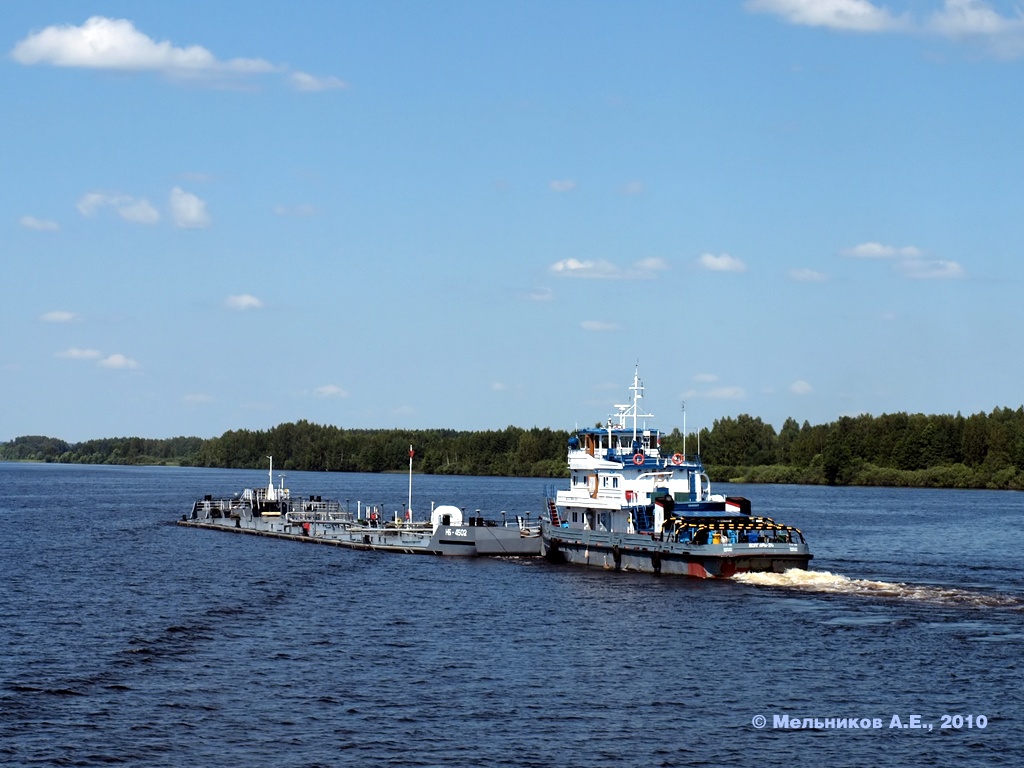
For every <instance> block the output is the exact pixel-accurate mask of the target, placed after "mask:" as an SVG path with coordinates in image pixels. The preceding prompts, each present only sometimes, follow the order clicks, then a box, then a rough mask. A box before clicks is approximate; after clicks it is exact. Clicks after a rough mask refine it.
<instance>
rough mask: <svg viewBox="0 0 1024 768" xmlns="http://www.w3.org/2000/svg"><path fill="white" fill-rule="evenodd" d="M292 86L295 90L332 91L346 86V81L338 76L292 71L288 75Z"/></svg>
mask: <svg viewBox="0 0 1024 768" xmlns="http://www.w3.org/2000/svg"><path fill="white" fill-rule="evenodd" d="M288 79H289V80H290V81H291V84H292V87H293V88H295V90H297V91H306V92H313V91H333V90H338V89H344V88H348V83H346V82H345V81H344V80H342V79H341V78H339V77H333V76H330V77H315V76H314V75H310V74H308V73H306V72H292V73H291V75H289V76H288Z"/></svg>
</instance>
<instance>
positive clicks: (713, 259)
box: [698, 253, 747, 272]
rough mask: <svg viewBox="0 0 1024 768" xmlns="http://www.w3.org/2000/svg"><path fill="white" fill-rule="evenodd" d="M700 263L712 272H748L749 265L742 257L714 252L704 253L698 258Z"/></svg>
mask: <svg viewBox="0 0 1024 768" xmlns="http://www.w3.org/2000/svg"><path fill="white" fill-rule="evenodd" d="M698 261H699V262H700V265H701V266H702V267H704V269H706V270H708V271H710V272H746V271H747V265H746V264H744V263H743V261H742V260H741V259H737V258H736V257H735V256H730V255H729V254H728V253H721V254H719V255H717V256H716V255H715V254H713V253H702V254H701V255H700V258H699V259H698Z"/></svg>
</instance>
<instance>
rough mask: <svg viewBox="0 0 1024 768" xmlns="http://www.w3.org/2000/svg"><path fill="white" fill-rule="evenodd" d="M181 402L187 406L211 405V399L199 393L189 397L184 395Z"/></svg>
mask: <svg viewBox="0 0 1024 768" xmlns="http://www.w3.org/2000/svg"><path fill="white" fill-rule="evenodd" d="M182 400H184V401H185V402H186V403H187V404H188V405H205V404H206V403H212V402H213V397H212V396H211V395H205V394H203V393H201V392H195V393H193V394H191V395H185V396H184V397H183V398H182Z"/></svg>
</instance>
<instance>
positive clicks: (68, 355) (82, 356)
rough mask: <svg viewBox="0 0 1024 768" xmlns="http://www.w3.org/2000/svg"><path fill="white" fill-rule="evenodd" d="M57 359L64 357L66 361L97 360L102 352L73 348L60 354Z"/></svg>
mask: <svg viewBox="0 0 1024 768" xmlns="http://www.w3.org/2000/svg"><path fill="white" fill-rule="evenodd" d="M57 357H62V358H64V359H65V360H96V359H98V358H99V357H100V351H99V350H98V349H79V348H78V347H71V349H65V350H64V351H63V352H58V353H57Z"/></svg>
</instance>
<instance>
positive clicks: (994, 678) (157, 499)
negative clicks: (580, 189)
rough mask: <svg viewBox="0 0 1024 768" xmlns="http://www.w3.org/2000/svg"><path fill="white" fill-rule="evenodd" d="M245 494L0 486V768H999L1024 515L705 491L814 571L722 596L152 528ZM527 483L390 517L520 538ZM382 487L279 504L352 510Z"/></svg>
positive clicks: (309, 485) (212, 488)
mask: <svg viewBox="0 0 1024 768" xmlns="http://www.w3.org/2000/svg"><path fill="white" fill-rule="evenodd" d="M265 482H266V473H265V472H257V471H243V470H211V469H192V468H164V467H146V468H140V467H86V466H57V465H34V464H11V463H0V483H2V488H3V495H2V496H0V524H2V526H3V527H2V530H0V584H2V589H0V658H2V660H3V661H2V666H0V764H2V765H12V766H14V765H17V766H100V765H126V766H147V767H158V766H167V767H168V768H195V767H196V766H203V767H204V768H206V767H207V766H241V765H246V766H289V767H291V766H295V767H299V766H303V767H307V768H312V767H313V766H348V765H360V766H366V765H374V766H376V765H384V766H387V765H390V766H441V765H467V766H470V765H473V766H537V767H538V768H541V767H543V768H548V767H549V766H559V767H564V766H568V767H573V766H580V767H581V768H582V767H584V766H586V767H587V768H592V767H593V766H637V767H639V766H704V765H708V766H747V765H754V764H756V765H759V766H769V767H771V766H778V767H779V768H784V767H785V768H788V767H790V766H804V765H806V766H824V765H829V766H838V765H849V766H863V765H872V766H882V765H960V764H963V765H1017V764H1018V762H1019V758H1020V754H1021V745H1022V744H1024V725H1022V719H1024V693H1022V691H1024V671H1022V658H1024V568H1022V566H1024V556H1022V554H1021V539H1022V528H1024V494H1018V493H1009V492H986V491H940V490H912V489H877V488H871V489H865V488H821V487H799V486H767V485H764V486H762V485H735V486H723V485H721V484H720V485H718V486H716V489H715V490H716V491H725V492H728V493H730V494H737V495H744V496H747V497H748V498H750V499H751V500H752V501H753V504H754V511H755V513H756V514H762V515H768V516H771V517H774V518H775V519H776V520H779V521H781V522H785V523H787V524H791V525H795V526H797V527H799V528H801V529H802V530H803V532H804V535H805V536H806V538H807V540H808V542H809V543H810V545H811V547H812V550H813V551H814V553H815V558H814V560H813V561H812V567H813V570H812V571H808V572H802V573H801V572H790V573H788V574H783V575H768V576H747V577H739V578H736V579H732V580H724V581H697V580H689V579H682V578H671V577H655V576H650V575H641V574H628V573H614V572H604V571H601V570H597V569H582V568H572V567H568V566H555V565H550V564H548V563H546V562H543V561H540V560H529V559H527V560H514V559H504V560H502V559H461V558H440V557H418V556H411V555H394V554H388V553H376V552H358V551H349V550H344V549H337V548H334V547H310V546H302V545H300V544H296V543H293V542H287V541H278V540H272V539H264V538H260V537H252V536H229V535H226V534H223V533H220V532H212V531H204V530H194V529H187V528H181V527H178V526H176V525H175V524H174V523H175V521H176V520H177V519H179V518H180V517H181V515H182V514H184V513H185V512H187V511H188V510H189V509H190V508H191V503H192V501H193V500H194V499H195V498H197V497H200V496H202V495H203V494H205V493H212V494H215V495H227V494H229V493H231V492H233V491H237V490H241V488H242V487H244V486H252V485H262V484H265ZM549 482H550V481H544V480H532V479H503V478H475V477H469V478H447V477H433V476H422V477H421V476H417V477H416V478H415V480H414V488H413V502H414V507H415V508H417V509H422V508H424V507H426V508H429V504H430V502H431V501H436V502H438V503H455V504H457V505H458V506H461V507H463V508H465V509H467V510H470V511H472V510H474V509H477V508H479V509H481V510H483V511H484V513H486V514H488V515H492V516H495V517H497V516H499V513H500V512H501V511H505V512H507V513H508V514H509V515H515V514H522V513H523V512H526V511H531V512H532V514H533V516H534V517H536V515H537V514H538V513H539V512H540V510H541V509H542V508H543V493H544V488H545V485H547V484H548V483H549ZM407 483H408V480H407V478H406V477H405V476H402V475H363V474H334V473H330V474H328V473H304V472H294V473H289V474H288V477H287V485H288V486H289V487H290V488H291V490H292V492H293V493H301V494H303V495H306V494H319V495H323V496H329V497H333V498H338V499H340V500H342V502H343V503H344V502H346V501H347V502H348V503H349V504H350V505H352V506H353V507H354V505H355V503H356V501H357V500H358V501H362V502H364V503H373V504H385V505H391V506H392V507H400V506H401V504H402V502H404V501H405V499H406V493H407ZM901 725H902V726H903V727H899V726H901ZM804 726H807V727H804Z"/></svg>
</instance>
